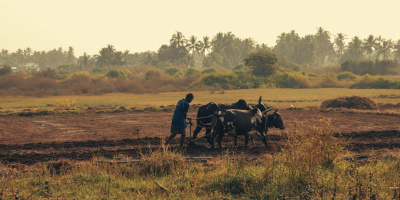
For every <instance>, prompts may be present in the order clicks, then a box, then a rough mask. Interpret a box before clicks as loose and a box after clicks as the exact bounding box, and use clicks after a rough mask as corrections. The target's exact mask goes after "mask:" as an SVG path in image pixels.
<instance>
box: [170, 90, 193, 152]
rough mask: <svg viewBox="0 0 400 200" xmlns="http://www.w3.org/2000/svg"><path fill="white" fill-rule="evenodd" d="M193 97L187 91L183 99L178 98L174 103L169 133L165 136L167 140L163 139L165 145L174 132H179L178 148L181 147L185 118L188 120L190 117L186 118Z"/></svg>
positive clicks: (184, 131) (173, 135)
mask: <svg viewBox="0 0 400 200" xmlns="http://www.w3.org/2000/svg"><path fill="white" fill-rule="evenodd" d="M193 98H194V97H193V94H192V93H189V94H187V95H186V98H185V99H182V100H179V101H178V103H177V104H176V108H175V112H174V116H173V117H172V123H171V135H170V136H169V137H168V138H167V140H165V145H167V144H168V143H169V141H171V140H172V138H174V137H175V136H176V134H181V141H180V148H182V146H183V142H184V141H185V135H186V126H187V124H186V119H188V120H189V121H190V120H191V119H190V118H187V113H188V110H189V103H190V102H192V100H193Z"/></svg>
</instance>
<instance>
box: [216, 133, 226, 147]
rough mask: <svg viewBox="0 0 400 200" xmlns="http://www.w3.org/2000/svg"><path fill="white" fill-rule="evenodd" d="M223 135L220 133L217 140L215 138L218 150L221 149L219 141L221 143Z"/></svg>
mask: <svg viewBox="0 0 400 200" xmlns="http://www.w3.org/2000/svg"><path fill="white" fill-rule="evenodd" d="M224 135H225V134H224V133H223V132H222V133H218V138H217V142H218V146H219V148H221V149H222V144H221V141H222V138H224Z"/></svg>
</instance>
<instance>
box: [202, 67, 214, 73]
mask: <svg viewBox="0 0 400 200" xmlns="http://www.w3.org/2000/svg"><path fill="white" fill-rule="evenodd" d="M215 72H217V70H216V69H215V68H214V67H208V68H205V69H203V71H201V73H202V74H212V73H215Z"/></svg>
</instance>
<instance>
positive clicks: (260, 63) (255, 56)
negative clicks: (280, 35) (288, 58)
mask: <svg viewBox="0 0 400 200" xmlns="http://www.w3.org/2000/svg"><path fill="white" fill-rule="evenodd" d="M243 61H244V64H245V65H246V66H249V67H251V68H252V70H253V74H254V75H255V76H269V75H272V74H273V73H274V72H275V70H276V68H277V66H276V62H277V61H278V57H277V56H276V55H275V54H273V53H271V52H269V51H264V50H260V51H257V52H253V53H251V54H249V55H247V56H246V58H245V59H243Z"/></svg>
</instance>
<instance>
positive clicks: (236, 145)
mask: <svg viewBox="0 0 400 200" xmlns="http://www.w3.org/2000/svg"><path fill="white" fill-rule="evenodd" d="M234 137H235V147H238V144H237V139H238V137H239V136H237V135H235V136H234Z"/></svg>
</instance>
